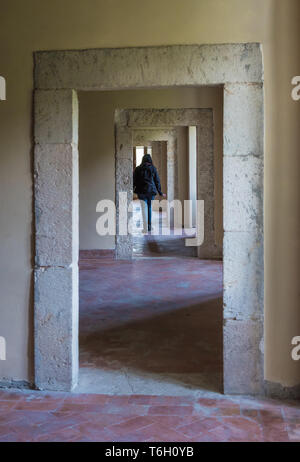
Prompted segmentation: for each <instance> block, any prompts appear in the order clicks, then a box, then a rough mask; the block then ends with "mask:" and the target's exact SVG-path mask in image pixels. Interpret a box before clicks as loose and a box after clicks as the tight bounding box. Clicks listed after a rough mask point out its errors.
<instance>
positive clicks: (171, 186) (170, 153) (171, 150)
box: [167, 130, 178, 201]
mask: <svg viewBox="0 0 300 462" xmlns="http://www.w3.org/2000/svg"><path fill="white" fill-rule="evenodd" d="M167 189H168V192H167V194H168V200H169V201H173V200H174V199H178V174H177V137H176V133H175V131H173V130H172V133H170V136H169V138H168V141H167Z"/></svg>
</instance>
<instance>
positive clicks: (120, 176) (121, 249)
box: [116, 125, 133, 260]
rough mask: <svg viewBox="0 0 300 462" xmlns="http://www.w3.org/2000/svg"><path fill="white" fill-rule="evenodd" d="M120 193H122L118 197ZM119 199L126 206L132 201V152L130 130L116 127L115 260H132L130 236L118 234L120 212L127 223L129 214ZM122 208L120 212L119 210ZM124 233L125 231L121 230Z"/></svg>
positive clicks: (119, 126)
mask: <svg viewBox="0 0 300 462" xmlns="http://www.w3.org/2000/svg"><path fill="white" fill-rule="evenodd" d="M120 193H123V194H122V196H120ZM120 197H123V198H125V199H126V201H127V210H128V205H129V204H130V203H131V201H132V199H133V151H132V130H131V129H129V128H128V127H127V126H121V125H117V126H116V218H117V226H116V231H117V233H116V258H117V259H119V260H128V259H131V258H132V236H131V234H129V233H128V232H127V234H124V235H122V234H120V231H121V233H122V230H120V226H119V225H120V223H119V219H120V212H121V213H122V214H123V215H122V216H123V217H124V216H125V214H126V216H127V230H128V223H129V220H130V218H131V213H130V212H128V213H126V204H125V203H124V202H123V204H122V203H120ZM120 207H122V210H121V209H120ZM123 231H125V230H123Z"/></svg>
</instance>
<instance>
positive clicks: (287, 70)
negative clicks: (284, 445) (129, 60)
mask: <svg viewBox="0 0 300 462" xmlns="http://www.w3.org/2000/svg"><path fill="white" fill-rule="evenodd" d="M0 12H1V28H0V75H3V76H4V77H5V78H6V79H7V101H6V102H3V101H0V150H1V152H0V155H1V168H0V198H1V199H0V207H1V208H0V220H1V222H0V243H1V246H0V274H1V282H0V293H1V297H0V300H1V310H0V335H2V336H5V337H6V339H7V361H0V377H1V378H3V377H6V378H8V379H9V378H13V379H15V380H28V379H30V378H31V376H32V347H31V345H32V265H33V261H32V256H33V246H32V232H33V227H32V220H33V216H32V89H33V79H32V75H33V55H32V53H33V51H35V50H51V49H80V48H97V47H120V46H121V47H125V46H144V45H165V44H193V43H224V42H253V41H256V42H262V44H263V50H264V63H265V82H266V85H265V96H266V100H265V101H266V159H265V160H266V162H265V226H266V228H265V231H266V233H265V236H266V240H265V244H266V246H265V263H266V273H265V274H266V281H265V282H266V284H265V288H266V341H265V351H266V377H267V378H268V379H269V380H272V381H275V382H280V383H282V384H285V385H290V386H292V385H295V384H298V383H300V361H298V362H293V361H292V360H291V359H290V342H291V338H292V337H293V336H295V335H300V310H299V306H300V293H299V280H300V267H299V257H300V255H299V253H300V239H299V236H300V203H299V202H300V182H299V166H300V165H299V164H300V156H299V143H300V130H299V118H300V102H294V101H292V100H291V98H290V91H291V85H290V81H291V78H292V77H293V76H294V75H299V74H300V69H299V67H300V64H299V63H300V59H299V58H300V47H299V38H300V37H299V35H300V29H299V23H300V2H299V0H284V1H283V0H243V1H241V0H186V1H185V2H182V1H181V0H164V1H163V2H162V1H161V0H144V1H143V2H141V1H140V0H127V1H126V2H125V1H124V0H85V1H83V0H51V1H50V0H44V1H40V0H26V2H24V1H22V0H1V1H0Z"/></svg>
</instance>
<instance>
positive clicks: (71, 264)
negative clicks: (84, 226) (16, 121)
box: [34, 90, 79, 391]
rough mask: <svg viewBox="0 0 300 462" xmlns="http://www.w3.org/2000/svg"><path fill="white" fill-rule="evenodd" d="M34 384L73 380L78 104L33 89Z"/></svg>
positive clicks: (59, 385)
mask: <svg viewBox="0 0 300 462" xmlns="http://www.w3.org/2000/svg"><path fill="white" fill-rule="evenodd" d="M34 137H35V147H34V183H35V185H34V187H35V233H36V249H35V299H34V307H35V311H34V329H35V347H34V350H35V385H36V387H37V388H39V389H48V390H63V391H70V390H72V389H73V388H74V386H75V385H76V384H77V380H78V248H79V239H78V190H79V184H78V147H77V145H78V102H77V94H76V92H75V91H73V90H37V91H35V134H34Z"/></svg>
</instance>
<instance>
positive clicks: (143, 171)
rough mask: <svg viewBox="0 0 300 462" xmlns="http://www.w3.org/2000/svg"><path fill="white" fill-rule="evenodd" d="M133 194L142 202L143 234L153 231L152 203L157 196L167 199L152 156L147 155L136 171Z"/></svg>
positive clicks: (134, 173)
mask: <svg viewBox="0 0 300 462" xmlns="http://www.w3.org/2000/svg"><path fill="white" fill-rule="evenodd" d="M133 192H134V193H136V194H137V196H138V198H139V199H140V201H141V208H142V216H143V233H147V232H148V231H151V230H152V226H151V218H152V201H153V200H154V198H155V196H156V195H157V194H159V195H160V196H161V197H166V195H165V194H163V193H162V191H161V185H160V179H159V175H158V172H157V169H156V168H155V166H154V165H153V162H152V157H151V156H150V154H145V155H144V156H143V159H142V163H141V165H138V166H137V167H136V168H135V169H134V172H133Z"/></svg>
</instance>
